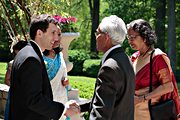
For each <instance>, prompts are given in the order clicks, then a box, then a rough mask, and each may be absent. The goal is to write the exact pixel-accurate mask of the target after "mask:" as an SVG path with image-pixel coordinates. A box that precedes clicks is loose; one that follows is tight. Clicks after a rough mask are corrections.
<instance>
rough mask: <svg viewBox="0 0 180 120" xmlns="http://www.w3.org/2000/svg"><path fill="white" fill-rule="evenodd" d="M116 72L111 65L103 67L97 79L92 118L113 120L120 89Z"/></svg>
mask: <svg viewBox="0 0 180 120" xmlns="http://www.w3.org/2000/svg"><path fill="white" fill-rule="evenodd" d="M116 74H117V72H116V71H115V70H113V68H111V67H108V66H104V67H102V68H101V70H100V72H99V75H98V78H97V80H96V88H95V97H94V100H93V104H92V110H91V113H90V119H95V120H111V118H112V112H113V110H114V106H115V101H116V94H117V91H118V88H117V87H116V86H117V85H116V80H117V79H118V78H116V77H117V75H116Z"/></svg>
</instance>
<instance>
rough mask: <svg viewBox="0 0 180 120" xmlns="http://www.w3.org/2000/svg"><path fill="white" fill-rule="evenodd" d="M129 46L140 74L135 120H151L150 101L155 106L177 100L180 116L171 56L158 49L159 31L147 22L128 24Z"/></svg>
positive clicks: (136, 95)
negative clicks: (151, 61)
mask: <svg viewBox="0 0 180 120" xmlns="http://www.w3.org/2000/svg"><path fill="white" fill-rule="evenodd" d="M127 28H128V36H127V37H128V43H129V44H130V46H131V48H132V49H133V50H137V52H135V53H134V54H133V55H132V58H131V59H132V62H133V67H134V71H135V74H136V80H135V95H134V103H135V112H134V115H135V120H150V114H149V108H148V100H150V99H151V101H152V104H156V103H158V102H160V100H167V99H173V100H174V102H175V104H176V111H177V115H178V114H179V113H180V105H179V96H178V88H177V84H176V80H175V77H174V74H173V72H172V69H171V66H170V61H169V58H168V57H167V55H166V54H165V53H164V52H162V51H161V50H160V49H158V48H156V49H155V48H154V44H155V42H156V35H155V32H154V31H153V30H152V28H151V26H150V24H149V23H148V22H146V21H145V20H142V19H138V20H134V21H132V22H131V23H129V24H128V25H127ZM154 49H155V52H154V54H153V64H152V66H153V68H152V74H153V75H152V88H153V90H152V92H150V93H149V81H150V80H149V79H150V54H151V52H152V50H154Z"/></svg>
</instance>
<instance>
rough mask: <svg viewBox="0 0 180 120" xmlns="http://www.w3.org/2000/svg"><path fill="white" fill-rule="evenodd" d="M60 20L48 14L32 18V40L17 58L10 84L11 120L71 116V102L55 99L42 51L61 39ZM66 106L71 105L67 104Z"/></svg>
mask: <svg viewBox="0 0 180 120" xmlns="http://www.w3.org/2000/svg"><path fill="white" fill-rule="evenodd" d="M56 24H57V22H56V21H55V20H54V19H53V18H52V17H50V16H48V15H45V14H43V15H39V16H36V17H34V18H32V21H31V24H30V37H31V39H32V40H31V41H30V42H29V44H28V45H27V46H25V47H24V48H23V49H22V50H20V51H19V53H18V54H17V55H16V57H15V59H14V63H13V66H12V74H11V86H10V111H9V120H58V119H59V118H60V117H61V115H63V114H65V115H67V116H71V115H73V114H75V113H76V112H77V111H73V109H71V108H72V106H76V104H75V103H71V104H70V108H69V107H65V105H63V104H62V103H58V102H54V101H53V96H52V91H51V86H50V82H49V79H48V75H47V71H46V68H45V64H44V61H43V58H42V52H43V51H44V50H45V49H48V50H50V49H52V46H53V44H54V42H55V41H57V40H58V38H59V34H58V32H57V31H58V28H57V25H56ZM66 105H67V106H68V105H69V104H66Z"/></svg>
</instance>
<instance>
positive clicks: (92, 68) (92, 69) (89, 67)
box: [83, 59, 101, 77]
mask: <svg viewBox="0 0 180 120" xmlns="http://www.w3.org/2000/svg"><path fill="white" fill-rule="evenodd" d="M100 61H101V60H94V59H93V60H92V59H89V60H85V62H84V64H83V75H85V76H88V77H96V76H97V74H98V71H99V68H100Z"/></svg>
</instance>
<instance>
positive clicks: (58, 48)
mask: <svg viewBox="0 0 180 120" xmlns="http://www.w3.org/2000/svg"><path fill="white" fill-rule="evenodd" d="M53 50H54V51H55V53H56V54H58V53H59V52H61V51H62V48H60V47H56V48H53ZM43 54H44V55H45V56H47V55H49V50H46V49H45V51H44V52H43Z"/></svg>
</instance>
